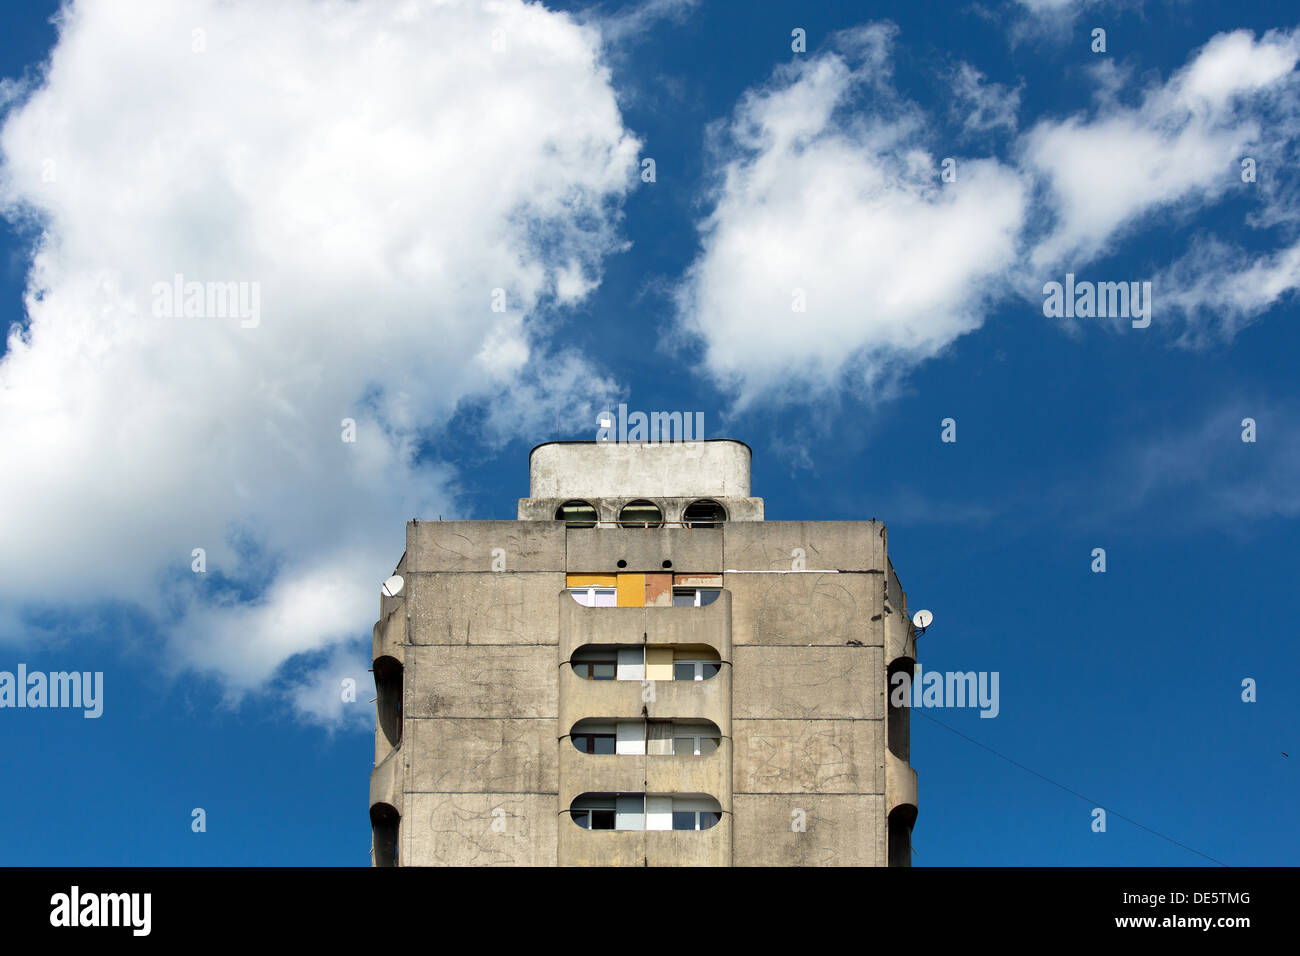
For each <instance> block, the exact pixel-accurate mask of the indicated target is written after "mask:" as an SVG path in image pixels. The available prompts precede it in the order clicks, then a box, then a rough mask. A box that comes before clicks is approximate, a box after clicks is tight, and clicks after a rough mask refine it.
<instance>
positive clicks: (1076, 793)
mask: <svg viewBox="0 0 1300 956" xmlns="http://www.w3.org/2000/svg"><path fill="white" fill-rule="evenodd" d="M912 713H914V714H920V715H921V716H922V717H924V718H925V719H926V720H928V721H930V722H931V723H935V724H938V725H939V726H940V727H942V728H943V729H944V730H948V731H951V732H952V733H954V734H956V735H957V736H958V737H960V738H962V739H963V740H967V741H970V742H971V743H973V744H974V745H975V746H976V747H981V748H983V749H984V750H987V751H988V752H989V753H991V754H993V756H995V757H1000V758H1002V759H1003V760H1005V761H1006V762H1007V763H1009V764H1011V765H1012V766H1013V767H1019V768H1020V769H1021V770H1023V771H1025V773H1032V774H1033V775H1034V776H1035V777H1037V778H1038V779H1040V780H1046V781H1047V782H1048V783H1050V784H1051V785H1052V786H1053V787H1056V788H1057V789H1059V790H1064V791H1065V792H1066V793H1068V794H1070V795H1071V796H1075V797H1078V798H1079V799H1080V800H1083V801H1086V802H1087V803H1091V804H1092V805H1093V806H1095V807H1101V808H1102V809H1103V810H1105V811H1106V812H1107V813H1109V814H1111V815H1112V816H1116V817H1119V818H1120V819H1121V820H1123V821H1125V822H1126V823H1131V824H1133V826H1135V827H1138V828H1139V829H1142V830H1146V831H1147V833H1150V834H1153V835H1154V836H1158V837H1160V839H1162V840H1168V841H1169V842H1170V843H1172V844H1173V845H1174V846H1179V847H1182V848H1183V849H1184V850H1187V851H1188V852H1190V853H1195V854H1196V855H1197V856H1200V857H1204V858H1205V859H1207V860H1209V861H1210V862H1211V863H1216V864H1218V865H1219V866H1228V864H1227V863H1224V862H1223V861H1222V860H1216V859H1215V858H1214V857H1212V856H1210V855H1209V854H1208V853H1202V852H1201V851H1200V850H1198V849H1196V848H1194V847H1190V846H1188V845H1187V844H1186V843H1179V842H1178V841H1177V840H1175V839H1174V838H1173V837H1168V836H1165V835H1164V834H1163V833H1161V832H1160V831H1159V830H1153V829H1151V828H1150V827H1149V826H1145V825H1143V824H1141V823H1138V822H1137V821H1136V820H1134V819H1133V818H1132V817H1126V816H1124V814H1122V813H1119V812H1118V811H1116V810H1112V809H1110V808H1109V807H1106V806H1103V805H1102V803H1101V801H1099V800H1094V799H1092V797H1089V796H1086V795H1085V794H1082V793H1080V792H1079V791H1078V790H1071V789H1070V788H1069V787H1067V786H1066V785H1065V784H1063V783H1057V782H1056V781H1055V780H1053V779H1052V778H1051V777H1048V776H1046V775H1044V774H1041V773H1039V772H1038V771H1037V770H1034V769H1032V768H1030V767H1026V766H1025V765H1024V764H1022V763H1020V762H1019V761H1017V760H1012V759H1011V758H1010V757H1008V756H1007V755H1006V754H1003V753H998V752H997V751H996V750H994V749H993V748H992V747H990V746H988V745H987V744H982V743H980V742H979V741H978V740H976V739H975V738H974V737H967V736H966V735H965V734H963V733H962V732H961V731H960V730H958V729H957V728H955V727H949V726H948V725H947V724H945V723H944V722H943V721H942V720H938V719H936V718H934V717H931V716H930V715H929V714H927V713H925V712H924V711H923V710H921V709H920V708H917V707H914V708H912Z"/></svg>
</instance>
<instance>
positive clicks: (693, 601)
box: [673, 588, 722, 607]
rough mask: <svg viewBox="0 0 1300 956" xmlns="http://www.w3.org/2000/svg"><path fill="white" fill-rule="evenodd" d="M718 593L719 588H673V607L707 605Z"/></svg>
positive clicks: (714, 599)
mask: <svg viewBox="0 0 1300 956" xmlns="http://www.w3.org/2000/svg"><path fill="white" fill-rule="evenodd" d="M720 594H722V589H721V588H673V607H707V606H708V605H710V604H712V603H713V602H714V601H716V600H717V599H718V596H719V595H720Z"/></svg>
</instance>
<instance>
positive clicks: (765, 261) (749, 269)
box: [677, 26, 1025, 407]
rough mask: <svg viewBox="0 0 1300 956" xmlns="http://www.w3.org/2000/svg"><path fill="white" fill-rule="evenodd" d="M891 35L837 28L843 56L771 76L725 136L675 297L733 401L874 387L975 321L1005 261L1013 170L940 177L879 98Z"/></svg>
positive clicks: (1015, 184)
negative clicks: (855, 385)
mask: <svg viewBox="0 0 1300 956" xmlns="http://www.w3.org/2000/svg"><path fill="white" fill-rule="evenodd" d="M892 33H893V31H892V28H889V27H883V26H875V27H871V28H866V29H863V30H859V31H855V32H853V33H851V34H842V35H840V36H838V37H837V38H836V42H837V43H838V45H839V47H840V50H841V52H828V53H824V54H821V55H816V56H811V57H808V58H806V59H805V58H800V59H799V60H796V61H795V62H794V63H792V64H790V65H788V66H785V67H782V68H780V69H778V70H777V71H776V73H775V74H774V76H773V78H772V80H771V82H770V83H769V84H767V85H766V86H765V87H763V88H761V89H757V90H751V91H749V92H748V93H747V94H746V95H745V96H744V98H743V99H742V101H741V103H740V104H739V106H738V107H737V109H736V112H735V115H734V116H733V117H732V119H731V121H730V123H729V124H728V125H727V126H726V127H725V129H724V130H722V133H723V140H724V142H723V144H722V146H721V149H720V155H719V156H718V157H717V160H716V169H715V173H716V175H717V177H718V180H719V183H720V185H719V187H718V189H717V191H716V195H715V196H714V197H713V199H714V206H713V210H712V212H711V214H710V215H709V216H708V217H707V218H706V219H705V221H704V222H703V223H701V229H702V246H703V248H702V251H701V253H700V254H699V256H698V257H697V258H696V260H695V261H694V263H693V264H692V265H691V267H690V269H689V272H688V274H687V276H686V278H685V281H684V282H683V284H682V285H681V287H680V288H679V290H678V295H677V303H678V309H679V317H680V321H681V323H682V325H683V327H684V329H685V330H686V331H687V332H688V333H691V334H693V335H695V336H698V337H699V339H700V340H701V341H702V343H703V346H704V355H703V357H704V363H705V368H706V369H707V371H708V372H709V373H710V374H711V375H712V376H713V377H714V378H715V379H716V380H718V381H719V382H720V383H721V384H722V385H723V386H724V387H728V388H730V389H732V390H734V392H735V394H736V397H737V406H738V407H743V406H744V405H746V404H748V403H750V402H752V401H754V400H755V399H757V398H758V397H759V396H760V395H762V396H763V397H765V398H776V397H780V398H792V397H801V398H805V399H807V398H811V397H815V396H816V395H817V394H818V393H820V392H823V391H825V390H828V389H830V388H833V387H835V386H836V385H838V384H839V383H840V382H841V381H842V380H843V378H844V376H845V375H846V374H849V373H851V374H852V376H853V378H854V379H856V380H857V381H858V382H860V383H865V384H866V385H867V386H869V387H871V386H874V387H875V388H877V389H878V390H879V389H882V388H884V387H887V385H888V383H889V382H890V381H891V380H892V379H893V378H894V377H895V376H896V375H897V374H898V373H899V372H901V371H905V370H907V369H910V368H911V367H912V366H914V365H915V364H916V363H918V362H920V361H922V360H924V359H925V358H928V357H930V356H932V355H934V354H935V353H937V352H938V351H939V350H941V349H942V348H943V347H944V346H946V345H947V344H949V343H950V342H952V341H953V340H954V339H955V338H957V337H958V336H959V335H961V334H963V333H965V332H969V331H971V330H972V329H974V328H977V327H978V326H979V325H980V323H981V321H982V309H983V306H984V304H985V302H986V300H987V298H988V297H989V296H990V295H996V294H998V293H999V292H1000V289H1001V286H1000V280H999V277H1000V275H1001V273H1002V272H1003V271H1004V270H1006V269H1007V268H1008V267H1009V266H1010V265H1011V264H1012V263H1013V262H1014V259H1015V253H1016V235H1017V233H1018V232H1019V230H1020V227H1021V221H1022V216H1023V213H1024V206H1025V194H1024V188H1023V186H1022V184H1021V181H1020V178H1019V176H1018V175H1017V174H1016V173H1015V172H1014V171H1013V170H1011V169H1009V168H1007V167H1006V166H1003V165H1002V164H1000V163H998V162H996V161H994V160H988V159H966V158H962V157H959V158H957V170H958V178H957V181H956V182H953V183H942V182H941V181H940V161H941V159H942V158H943V157H942V156H935V155H932V154H931V153H930V152H928V151H927V150H925V149H924V148H922V147H921V146H920V145H918V143H919V142H920V141H921V139H922V137H923V135H924V118H923V117H922V116H921V114H920V113H919V112H918V111H917V110H916V109H915V107H913V106H911V105H910V104H907V103H904V102H899V101H898V99H897V97H896V96H895V95H894V94H893V92H892V90H891V89H890V88H889V69H888V49H889V44H890V40H891V38H892ZM863 99H866V100H867V101H868V107H867V109H866V110H864V111H861V112H858V113H857V114H856V115H851V111H850V109H849V107H850V106H852V105H860V103H858V104H855V102H854V101H855V100H858V101H861V100H863ZM795 290H802V292H803V293H804V294H805V295H806V301H807V309H806V311H804V312H798V311H794V309H793V306H794V304H795Z"/></svg>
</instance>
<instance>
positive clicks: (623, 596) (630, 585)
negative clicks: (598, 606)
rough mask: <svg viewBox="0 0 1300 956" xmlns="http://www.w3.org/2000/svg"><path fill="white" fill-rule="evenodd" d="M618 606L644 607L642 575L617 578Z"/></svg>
mask: <svg viewBox="0 0 1300 956" xmlns="http://www.w3.org/2000/svg"><path fill="white" fill-rule="evenodd" d="M618 606H619V607H645V575H644V574H620V575H619V576H618Z"/></svg>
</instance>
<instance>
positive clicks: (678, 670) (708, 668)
mask: <svg viewBox="0 0 1300 956" xmlns="http://www.w3.org/2000/svg"><path fill="white" fill-rule="evenodd" d="M721 669H722V664H721V663H720V662H719V661H673V680H708V679H709V678H710V677H712V676H713V675H714V674H716V673H717V672H718V671H719V670H721Z"/></svg>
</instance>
